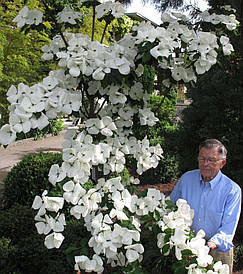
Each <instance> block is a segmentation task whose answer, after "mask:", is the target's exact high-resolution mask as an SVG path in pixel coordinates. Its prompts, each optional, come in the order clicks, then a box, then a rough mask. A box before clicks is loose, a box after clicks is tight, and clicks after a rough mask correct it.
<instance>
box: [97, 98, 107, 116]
mask: <svg viewBox="0 0 243 274" xmlns="http://www.w3.org/2000/svg"><path fill="white" fill-rule="evenodd" d="M107 101H108V97H106V98H105V100H104V101H103V103H102V104H101V106H100V108H99V109H98V111H97V112H96V113H95V115H98V114H99V112H100V111H101V110H102V108H103V107H104V105H105V103H106V102H107Z"/></svg>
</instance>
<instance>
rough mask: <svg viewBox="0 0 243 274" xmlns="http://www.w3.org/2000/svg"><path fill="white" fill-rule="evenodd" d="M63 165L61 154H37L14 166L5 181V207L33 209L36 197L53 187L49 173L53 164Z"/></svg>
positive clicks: (26, 157) (27, 156)
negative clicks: (19, 205)
mask: <svg viewBox="0 0 243 274" xmlns="http://www.w3.org/2000/svg"><path fill="white" fill-rule="evenodd" d="M61 163H62V155H61V154H60V153H50V152H48V153H43V152H40V153H37V154H29V155H26V156H25V157H24V158H23V159H22V160H21V161H20V162H19V163H18V164H17V165H16V166H14V167H13V168H12V169H11V171H10V172H9V173H8V175H7V176H6V178H5V179H4V190H3V205H4V207H6V208H8V207H10V206H12V205H13V204H14V203H19V204H21V205H26V206H29V207H31V205H32V202H33V200H34V197H35V196H36V195H40V194H41V193H42V192H43V191H44V190H45V189H46V190H48V191H49V190H51V189H52V187H53V185H52V184H51V183H50V182H49V181H48V173H49V170H50V168H51V166H52V165H53V164H59V165H61Z"/></svg>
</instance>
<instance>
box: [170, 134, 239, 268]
mask: <svg viewBox="0 0 243 274" xmlns="http://www.w3.org/2000/svg"><path fill="white" fill-rule="evenodd" d="M226 154H227V150H226V148H225V147H224V145H223V144H222V143H221V142H220V141H218V140H216V139H208V140H206V141H204V142H203V143H201V144H200V146H199V155H198V165H199V169H196V170H192V171H188V172H186V173H185V174H183V175H182V177H181V178H180V180H179V181H178V183H177V184H176V186H175V188H174V189H173V191H172V193H171V195H170V198H171V200H172V201H173V202H174V203H175V202H176V201H177V200H178V199H179V198H182V199H185V200H186V201H187V202H188V204H189V205H190V206H191V208H192V209H193V210H194V219H193V224H192V230H194V231H195V232H197V231H199V230H200V229H203V230H204V231H205V233H206V240H207V245H208V246H209V248H210V254H211V255H212V256H213V258H214V260H220V261H222V262H223V263H226V264H228V265H229V268H230V273H232V271H233V243H232V240H233V237H234V234H235V230H236V227H237V223H238V220H239V216H240V208H241V189H240V187H239V186H238V185H237V184H236V183H235V182H233V181H232V180H231V179H230V178H228V177H227V176H226V175H224V174H223V173H222V172H221V169H222V168H223V166H224V165H225V164H226Z"/></svg>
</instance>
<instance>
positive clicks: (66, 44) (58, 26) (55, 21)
mask: <svg viewBox="0 0 243 274" xmlns="http://www.w3.org/2000/svg"><path fill="white" fill-rule="evenodd" d="M43 4H44V6H45V8H46V9H47V10H48V11H49V13H50V15H51V18H52V20H53V22H54V24H55V26H56V28H57V30H58V32H59V33H60V35H61V37H62V40H63V42H64V44H65V46H66V48H67V47H68V43H67V41H66V39H65V37H64V34H63V32H62V30H61V28H60V24H58V23H57V20H56V18H55V16H54V15H53V13H52V10H51V9H50V8H49V7H48V5H47V4H46V2H45V1H43Z"/></svg>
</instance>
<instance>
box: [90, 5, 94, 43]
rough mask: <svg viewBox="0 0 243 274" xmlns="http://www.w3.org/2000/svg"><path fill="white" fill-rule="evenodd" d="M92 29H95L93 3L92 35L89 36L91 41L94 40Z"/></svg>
mask: <svg viewBox="0 0 243 274" xmlns="http://www.w3.org/2000/svg"><path fill="white" fill-rule="evenodd" d="M94 31H95V5H93V22H92V36H91V41H94Z"/></svg>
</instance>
